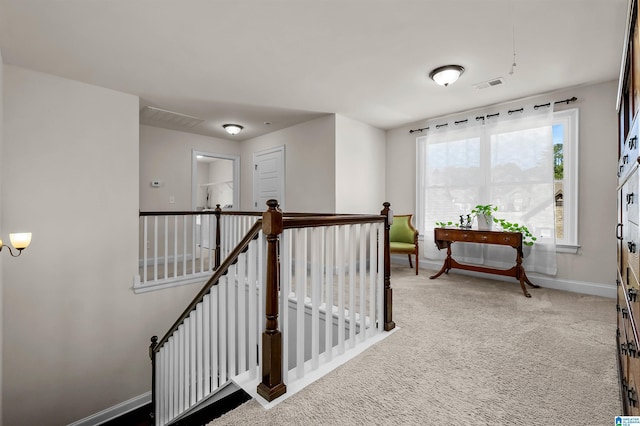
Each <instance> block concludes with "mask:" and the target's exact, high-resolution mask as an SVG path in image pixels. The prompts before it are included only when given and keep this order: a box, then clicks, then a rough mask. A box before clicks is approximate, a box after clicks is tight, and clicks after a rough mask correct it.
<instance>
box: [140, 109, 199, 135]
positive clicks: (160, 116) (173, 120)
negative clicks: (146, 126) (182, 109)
mask: <svg viewBox="0 0 640 426" xmlns="http://www.w3.org/2000/svg"><path fill="white" fill-rule="evenodd" d="M140 119H141V120H142V121H145V122H147V123H153V122H155V123H164V124H172V125H174V126H181V127H187V128H190V129H191V128H193V127H196V126H197V125H199V124H200V123H202V122H203V121H204V120H201V119H200V118H196V117H192V116H190V115H186V114H180V113H178V112H173V111H167V110H166V109H160V108H154V107H150V106H146V107H144V108H142V110H141V111H140Z"/></svg>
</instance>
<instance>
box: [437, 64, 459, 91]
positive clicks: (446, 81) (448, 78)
mask: <svg viewBox="0 0 640 426" xmlns="http://www.w3.org/2000/svg"><path fill="white" fill-rule="evenodd" d="M463 72H464V67H461V66H460V65H445V66H444V67H439V68H436V69H434V70H433V71H431V73H429V78H431V79H432V80H433V81H435V82H436V83H437V84H439V85H440V86H445V87H446V86H448V85H450V84H451V83H455V81H456V80H457V79H458V78H459V77H460V76H461V75H462V73H463Z"/></svg>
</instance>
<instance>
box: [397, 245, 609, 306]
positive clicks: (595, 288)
mask: <svg viewBox="0 0 640 426" xmlns="http://www.w3.org/2000/svg"><path fill="white" fill-rule="evenodd" d="M391 263H394V264H402V265H407V267H409V262H408V260H407V257H406V256H405V255H402V256H399V255H393V256H391ZM414 266H415V265H414ZM422 268H425V269H430V270H433V271H439V270H440V268H442V261H433V260H427V259H424V258H422V259H420V270H422ZM453 272H454V273H456V274H462V275H469V276H472V277H482V278H487V277H491V278H492V279H496V280H500V281H513V280H514V279H513V278H510V277H505V276H501V275H489V274H483V273H481V272H473V271H467V270H464V269H454V270H453ZM527 276H528V277H529V278H530V279H531V281H532V282H533V283H534V284H536V285H539V286H540V287H545V288H552V289H554V290H564V291H570V292H572V293H580V294H587V295H590V296H601V297H607V298H610V299H615V298H616V296H617V292H618V289H617V288H616V286H615V285H612V284H604V283H593V282H586V281H574V280H567V279H559V278H554V277H550V276H547V275H541V274H536V273H527ZM391 280H392V282H391V287H392V288H393V276H392V277H391Z"/></svg>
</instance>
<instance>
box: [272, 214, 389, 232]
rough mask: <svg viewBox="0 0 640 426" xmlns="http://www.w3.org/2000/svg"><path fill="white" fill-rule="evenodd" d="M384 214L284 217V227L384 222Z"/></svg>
mask: <svg viewBox="0 0 640 426" xmlns="http://www.w3.org/2000/svg"><path fill="white" fill-rule="evenodd" d="M384 221H385V218H384V216H378V215H327V216H322V217H318V216H310V217H304V216H301V217H287V216H286V215H285V217H284V221H283V222H284V228H285V229H293V228H308V227H316V226H327V225H353V224H357V223H373V222H384Z"/></svg>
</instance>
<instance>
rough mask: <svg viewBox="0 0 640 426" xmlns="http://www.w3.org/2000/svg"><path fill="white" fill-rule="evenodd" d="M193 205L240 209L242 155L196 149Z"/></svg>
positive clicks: (194, 208)
mask: <svg viewBox="0 0 640 426" xmlns="http://www.w3.org/2000/svg"><path fill="white" fill-rule="evenodd" d="M192 155H193V158H192V178H191V187H192V188H191V191H192V192H191V207H192V209H193V210H213V209H215V208H216V205H217V204H220V208H222V209H223V210H238V206H239V203H240V177H239V176H240V156H237V155H224V154H215V153H210V152H203V151H195V150H194V151H193V154H192Z"/></svg>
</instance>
